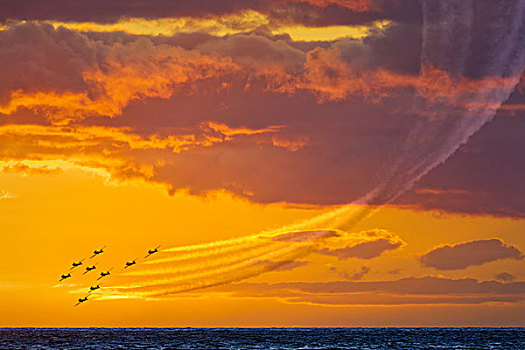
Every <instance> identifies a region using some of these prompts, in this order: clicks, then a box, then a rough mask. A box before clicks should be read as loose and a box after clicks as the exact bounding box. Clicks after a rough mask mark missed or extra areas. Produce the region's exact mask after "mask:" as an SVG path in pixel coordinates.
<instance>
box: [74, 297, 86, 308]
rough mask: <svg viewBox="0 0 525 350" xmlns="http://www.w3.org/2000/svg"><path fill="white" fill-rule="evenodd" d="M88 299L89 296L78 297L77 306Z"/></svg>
mask: <svg viewBox="0 0 525 350" xmlns="http://www.w3.org/2000/svg"><path fill="white" fill-rule="evenodd" d="M87 300H88V298H87V297H83V298H80V299H78V303H76V304H75V306H77V305H80V304H82V303H83V302H85V301H87Z"/></svg>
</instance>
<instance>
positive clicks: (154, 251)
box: [144, 245, 160, 259]
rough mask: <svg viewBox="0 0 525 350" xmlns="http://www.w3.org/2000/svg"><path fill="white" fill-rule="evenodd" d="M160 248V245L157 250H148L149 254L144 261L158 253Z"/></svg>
mask: <svg viewBox="0 0 525 350" xmlns="http://www.w3.org/2000/svg"><path fill="white" fill-rule="evenodd" d="M159 248H160V245H159V246H157V248H155V249H150V250H148V254H147V255H146V256H145V257H144V259H145V258H147V257H148V256H150V255H152V254H155V253H158V251H159Z"/></svg>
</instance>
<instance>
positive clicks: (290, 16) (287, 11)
mask: <svg viewBox="0 0 525 350" xmlns="http://www.w3.org/2000/svg"><path fill="white" fill-rule="evenodd" d="M0 9H1V10H2V11H1V12H0V13H1V15H0V20H2V21H5V20H7V19H18V20H60V21H65V22H72V21H77V22H97V23H114V22H117V21H118V20H119V19H121V18H145V19H159V18H169V17H172V18H176V17H194V18H199V17H201V18H210V17H220V16H225V15H229V14H232V13H239V12H246V11H257V12H259V13H263V14H266V15H268V16H269V17H270V18H271V19H272V21H275V22H292V23H302V24H306V25H315V26H326V25H327V24H330V23H335V24H361V23H367V22H371V21H373V20H377V19H385V18H386V19H388V18H392V19H397V20H416V19H417V18H419V17H420V10H419V6H417V2H416V1H407V0H403V1H395V2H389V1H383V0H359V1H353V0H352V1H346V0H335V1H334V0H271V1H263V2H261V1H256V0H248V1H245V0H226V1H221V2H220V3H217V2H216V1H212V0H205V1H199V2H195V1H191V0H181V1H176V2H173V1H166V0H151V1H148V2H147V3H141V4H136V3H130V2H128V1H125V0H115V1H113V2H112V3H111V4H108V3H106V2H104V1H101V0H94V1H92V2H90V4H89V6H87V5H86V4H85V3H84V2H82V1H80V0H72V1H68V2H63V1H60V0H49V1H44V0H22V1H20V2H18V3H16V4H14V3H9V4H4V5H3V6H2V7H1V8H0Z"/></svg>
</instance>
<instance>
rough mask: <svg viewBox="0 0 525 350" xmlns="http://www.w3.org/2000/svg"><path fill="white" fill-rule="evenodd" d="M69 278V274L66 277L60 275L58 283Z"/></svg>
mask: <svg viewBox="0 0 525 350" xmlns="http://www.w3.org/2000/svg"><path fill="white" fill-rule="evenodd" d="M70 277H71V274H70V273H68V274H67V275H62V276H60V281H63V280H65V279H66V278H70ZM60 281H58V282H60Z"/></svg>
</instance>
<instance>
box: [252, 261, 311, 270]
mask: <svg viewBox="0 0 525 350" xmlns="http://www.w3.org/2000/svg"><path fill="white" fill-rule="evenodd" d="M258 263H259V264H261V265H265V266H266V268H267V269H268V270H272V271H292V270H295V269H297V268H299V267H303V266H306V265H308V264H310V262H309V261H301V260H284V261H273V260H260V261H258Z"/></svg>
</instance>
